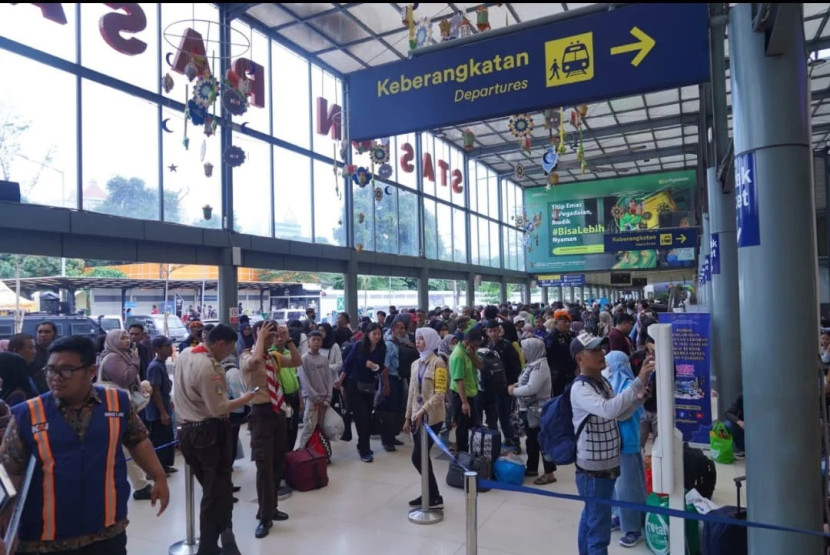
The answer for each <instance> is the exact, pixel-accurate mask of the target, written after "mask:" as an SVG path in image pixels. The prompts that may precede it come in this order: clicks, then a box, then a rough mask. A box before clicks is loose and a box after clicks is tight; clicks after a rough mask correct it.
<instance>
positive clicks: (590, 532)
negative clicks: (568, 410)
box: [570, 331, 654, 555]
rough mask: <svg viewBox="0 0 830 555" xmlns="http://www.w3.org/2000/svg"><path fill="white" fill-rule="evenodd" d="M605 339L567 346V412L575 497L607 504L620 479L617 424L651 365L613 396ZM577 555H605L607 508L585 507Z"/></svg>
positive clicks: (640, 395)
mask: <svg viewBox="0 0 830 555" xmlns="http://www.w3.org/2000/svg"><path fill="white" fill-rule="evenodd" d="M607 348H608V338H601V337H596V336H594V335H591V334H590V333H588V332H587V331H582V332H581V333H580V334H579V335H578V336H577V337H576V338H575V339H574V340H573V341H572V342H571V356H573V358H574V360H575V361H576V364H577V366H578V367H579V376H578V377H577V378H576V379H575V380H574V381H573V384H572V385H571V391H570V395H571V407H572V409H573V426H574V433H575V434H576V487H577V489H578V490H579V495H581V496H583V497H594V498H600V499H609V500H610V499H611V496H612V495H613V493H614V484H615V483H616V481H617V477H618V476H619V475H620V431H619V427H618V426H617V421H618V420H626V419H628V418H630V417H631V415H632V414H634V411H635V410H636V409H637V407H638V406H639V405H641V404H642V403H643V400H644V399H645V389H646V385H647V384H648V378H649V375H651V372H652V371H653V370H654V360H653V359H648V360H646V362H644V363H643V366H642V368H641V369H640V373H639V375H638V376H637V378H636V379H635V380H634V381H632V382H631V385H630V386H629V387H628V389H625V390H624V391H623V392H622V393H620V394H619V395H616V396H615V395H614V390H613V389H612V388H611V384H609V383H608V380H606V379H605V378H604V377H603V376H602V370H603V369H604V368H605V351H606V349H607ZM577 541H578V544H579V553H580V555H588V554H591V555H593V554H595V553H607V550H608V544H609V543H611V506H610V505H605V504H600V503H597V502H595V501H586V502H585V507H584V508H583V509H582V517H581V519H580V521H579V532H578V540H577Z"/></svg>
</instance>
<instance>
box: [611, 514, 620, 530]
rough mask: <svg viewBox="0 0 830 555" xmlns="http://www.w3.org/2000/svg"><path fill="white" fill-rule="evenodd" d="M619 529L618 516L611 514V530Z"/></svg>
mask: <svg viewBox="0 0 830 555" xmlns="http://www.w3.org/2000/svg"><path fill="white" fill-rule="evenodd" d="M619 529H620V517H618V516H612V517H611V531H612V532H616V531H617V530H619Z"/></svg>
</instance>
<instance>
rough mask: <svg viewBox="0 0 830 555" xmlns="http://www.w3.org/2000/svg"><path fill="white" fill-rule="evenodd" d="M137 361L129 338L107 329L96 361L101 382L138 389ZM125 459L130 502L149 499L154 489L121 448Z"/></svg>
mask: <svg viewBox="0 0 830 555" xmlns="http://www.w3.org/2000/svg"><path fill="white" fill-rule="evenodd" d="M139 364H140V362H139V358H138V351H136V350H134V349H132V348H131V347H130V335H129V334H128V333H127V332H126V330H110V331H108V332H107V337H106V339H104V350H103V351H101V356H100V357H99V358H98V371H99V372H100V376H101V379H102V380H104V381H107V382H112V383H114V384H115V385H117V386H118V387H120V388H122V389H125V390H128V391H129V390H130V389H135V388H136V387H139V381H138V373H139ZM124 456H125V457H127V459H128V461H127V475H128V476H129V478H130V482H132V484H133V489H134V490H135V491H134V492H133V499H136V500H139V499H150V497H151V495H150V494H151V492H152V489H153V486H152V485H151V484H150V482H149V481H147V478H146V477H145V476H146V475H145V474H144V471H143V470H141V469H140V468H139V467H138V465H137V464H136V463H135V461H133V460H132V459H130V454H129V452H127V449H126V448H124Z"/></svg>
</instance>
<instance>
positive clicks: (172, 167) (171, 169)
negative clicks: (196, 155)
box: [167, 164, 179, 173]
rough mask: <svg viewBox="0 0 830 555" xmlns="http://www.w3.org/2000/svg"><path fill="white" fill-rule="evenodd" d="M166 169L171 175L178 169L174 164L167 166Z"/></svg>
mask: <svg viewBox="0 0 830 555" xmlns="http://www.w3.org/2000/svg"><path fill="white" fill-rule="evenodd" d="M167 169H169V170H170V173H173V172H174V171H176V170H178V169H179V167H178V166H177V165H176V164H170V165H169V166H167Z"/></svg>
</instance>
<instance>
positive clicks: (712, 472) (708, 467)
mask: <svg viewBox="0 0 830 555" xmlns="http://www.w3.org/2000/svg"><path fill="white" fill-rule="evenodd" d="M717 481H718V471H717V468H716V467H715V463H714V462H712V460H711V459H710V458H709V457H707V456H706V455H705V454H704V453H703V451H702V450H700V449H697V448H695V447H690V446H689V444H688V443H684V444H683V487H684V488H685V489H686V490H687V491H688V490H690V489H692V488H694V489H696V490H697V491H698V492H699V493H700V495H702V496H703V497H705V498H706V499H711V498H712V494H713V493H714V492H715V484H716V483H717Z"/></svg>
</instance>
